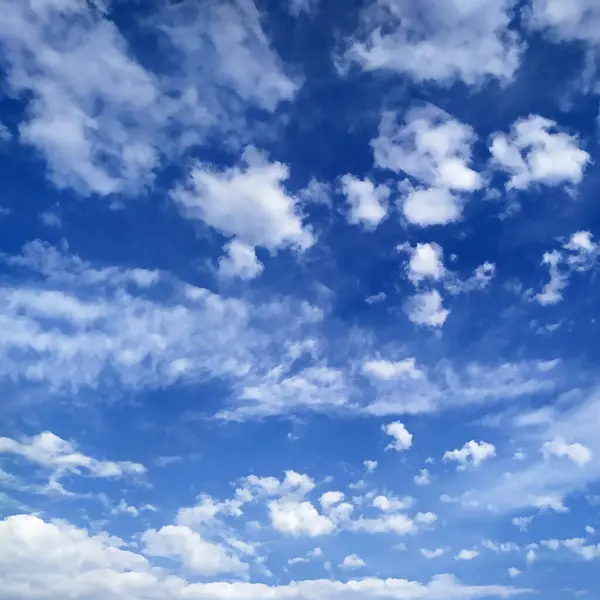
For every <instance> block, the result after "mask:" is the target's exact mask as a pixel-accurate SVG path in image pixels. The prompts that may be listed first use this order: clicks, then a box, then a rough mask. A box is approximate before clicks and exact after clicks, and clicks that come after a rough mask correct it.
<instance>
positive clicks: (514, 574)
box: [508, 567, 521, 579]
mask: <svg viewBox="0 0 600 600" xmlns="http://www.w3.org/2000/svg"><path fill="white" fill-rule="evenodd" d="M520 574H521V571H519V569H517V568H516V567H509V569H508V575H509V576H510V577H512V578H513V579H514V578H515V577H518V576H519V575H520Z"/></svg>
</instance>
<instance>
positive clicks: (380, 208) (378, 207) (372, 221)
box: [341, 174, 390, 231]
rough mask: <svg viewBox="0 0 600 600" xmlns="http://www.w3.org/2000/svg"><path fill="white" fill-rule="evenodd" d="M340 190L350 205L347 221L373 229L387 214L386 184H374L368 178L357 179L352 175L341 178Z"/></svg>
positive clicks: (387, 189)
mask: <svg viewBox="0 0 600 600" xmlns="http://www.w3.org/2000/svg"><path fill="white" fill-rule="evenodd" d="M341 184H342V192H343V193H344V195H345V196H346V201H347V202H348V204H349V206H350V213H349V214H348V221H349V222H350V223H352V224H354V225H364V227H365V228H366V229H369V230H371V231H373V230H374V229H376V227H377V226H378V225H379V223H381V221H383V219H385V217H386V215H387V206H388V198H389V196H390V189H389V188H388V187H387V186H386V185H383V184H382V185H375V184H374V183H373V182H372V181H370V180H369V179H358V178H357V177H354V176H353V175H349V174H348V175H344V176H343V177H342V178H341Z"/></svg>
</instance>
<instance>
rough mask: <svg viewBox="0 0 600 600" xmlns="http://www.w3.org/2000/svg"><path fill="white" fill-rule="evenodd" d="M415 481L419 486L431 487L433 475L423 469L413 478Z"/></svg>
mask: <svg viewBox="0 0 600 600" xmlns="http://www.w3.org/2000/svg"><path fill="white" fill-rule="evenodd" d="M413 481H414V482H415V483H416V484H417V485H429V484H430V483H431V475H430V473H429V469H421V470H420V471H419V474H418V475H415V476H414V477H413Z"/></svg>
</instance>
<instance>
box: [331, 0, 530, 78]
mask: <svg viewBox="0 0 600 600" xmlns="http://www.w3.org/2000/svg"><path fill="white" fill-rule="evenodd" d="M514 7H515V2H514V0H499V1H497V2H494V3H492V4H489V3H488V4H482V3H480V2H469V3H465V2H461V0H448V1H444V0H424V1H423V2H419V3H414V2H410V0H377V1H376V2H373V3H372V4H370V5H368V8H366V9H365V10H364V13H363V15H362V24H361V28H360V34H359V33H357V34H355V36H354V37H353V38H352V39H351V40H350V42H349V47H348V49H347V50H346V54H345V57H344V60H345V63H342V64H343V65H344V66H346V63H347V62H351V63H357V64H359V65H360V66H361V67H362V68H363V69H365V70H367V71H373V70H377V69H386V70H391V71H397V72H400V73H405V74H407V75H409V76H410V77H412V78H413V79H414V80H416V81H434V82H436V83H439V84H444V85H445V84H450V83H452V82H454V81H456V80H459V81H463V82H464V83H466V84H471V85H472V84H477V83H481V82H483V81H484V80H486V79H488V78H496V79H498V80H500V81H508V80H510V79H512V77H513V76H514V73H515V71H516V70H517V68H518V66H519V61H520V56H521V53H522V50H523V45H522V43H521V42H520V41H519V38H518V36H517V34H516V32H514V31H512V30H511V29H510V28H509V26H510V22H511V19H512V12H513V9H514Z"/></svg>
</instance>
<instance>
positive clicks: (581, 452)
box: [541, 437, 593, 466]
mask: <svg viewBox="0 0 600 600" xmlns="http://www.w3.org/2000/svg"><path fill="white" fill-rule="evenodd" d="M541 452H542V454H543V455H544V457H545V458H549V457H550V456H558V457H563V456H564V457H566V458H568V459H569V460H571V461H573V462H574V463H576V464H578V465H580V466H583V465H585V464H587V463H589V462H590V460H592V456H593V455H592V451H591V450H590V449H589V448H586V447H585V446H582V445H581V444H578V443H573V444H567V443H566V442H565V440H564V439H562V438H560V437H557V438H555V439H553V440H552V441H548V442H544V445H543V446H542V450H541Z"/></svg>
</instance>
